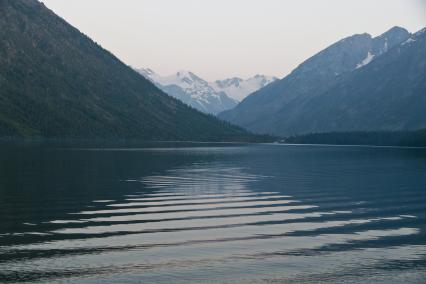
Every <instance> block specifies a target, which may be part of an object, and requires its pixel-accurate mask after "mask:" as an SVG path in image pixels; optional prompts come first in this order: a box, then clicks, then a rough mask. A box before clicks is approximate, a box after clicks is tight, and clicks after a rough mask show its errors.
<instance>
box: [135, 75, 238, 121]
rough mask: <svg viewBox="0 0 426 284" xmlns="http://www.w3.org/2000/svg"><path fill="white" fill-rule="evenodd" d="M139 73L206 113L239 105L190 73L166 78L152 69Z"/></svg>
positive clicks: (166, 91) (214, 112) (215, 112)
mask: <svg viewBox="0 0 426 284" xmlns="http://www.w3.org/2000/svg"><path fill="white" fill-rule="evenodd" d="M137 71H138V72H139V73H140V74H141V75H143V76H144V77H145V78H147V79H149V80H151V81H152V82H153V83H154V84H156V85H157V87H159V88H160V89H161V90H163V91H164V92H165V93H167V94H169V95H171V96H173V97H175V98H177V99H179V100H181V101H182V102H184V103H185V104H187V105H190V106H192V107H193V108H196V109H198V110H199V111H202V112H205V113H211V114H217V113H219V112H222V111H224V110H228V109H231V108H233V107H235V106H236V105H237V104H238V102H237V101H236V100H234V99H231V98H230V97H228V96H227V95H226V93H225V92H223V91H216V90H215V89H214V88H213V87H212V86H211V85H210V83H208V82H207V81H205V80H203V79H201V78H200V77H198V76H197V75H195V74H194V73H192V72H190V71H179V72H177V73H176V74H173V75H171V76H166V77H162V76H160V75H158V74H157V73H155V72H154V71H153V70H151V69H143V68H142V69H137Z"/></svg>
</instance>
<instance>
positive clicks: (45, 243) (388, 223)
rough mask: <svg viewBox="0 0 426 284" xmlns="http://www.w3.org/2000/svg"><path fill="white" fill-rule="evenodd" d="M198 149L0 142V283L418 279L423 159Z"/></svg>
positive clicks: (424, 266)
mask: <svg viewBox="0 0 426 284" xmlns="http://www.w3.org/2000/svg"><path fill="white" fill-rule="evenodd" d="M194 146H195V145H194ZM204 146H205V147H189V146H187V147H175V148H167V147H165V146H164V145H163V144H161V145H158V146H157V147H154V148H153V147H150V148H120V149H113V148H110V149H101V148H70V147H67V148H61V147H53V146H50V147H48V146H42V145H38V146H37V145H36V146H34V145H21V146H10V145H9V146H8V145H3V146H2V147H1V148H0V282H2V283H3V282H5V283H8V282H10V283H12V282H40V283H49V282H63V281H69V282H72V283H135V282H137V283H188V282H189V283H323V282H328V283H342V282H347V283H365V282H374V283H402V282H405V283H425V282H426V149H403V148H380V147H332V146H330V147H327V146H291V145H288V146H287V145H234V146H227V147H218V146H208V145H204Z"/></svg>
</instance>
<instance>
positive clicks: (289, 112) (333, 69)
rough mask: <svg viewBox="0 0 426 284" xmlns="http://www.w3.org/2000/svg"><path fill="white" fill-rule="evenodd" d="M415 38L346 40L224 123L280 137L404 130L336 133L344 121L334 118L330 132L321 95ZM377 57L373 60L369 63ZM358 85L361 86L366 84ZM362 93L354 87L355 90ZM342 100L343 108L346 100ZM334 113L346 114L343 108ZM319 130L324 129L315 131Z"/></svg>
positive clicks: (404, 34)
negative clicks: (324, 132)
mask: <svg viewBox="0 0 426 284" xmlns="http://www.w3.org/2000/svg"><path fill="white" fill-rule="evenodd" d="M410 36H411V35H410V33H408V31H406V30H405V29H403V28H399V27H394V28H392V29H390V30H388V31H387V32H385V33H383V34H382V35H380V36H378V37H375V38H373V37H371V36H370V35H369V34H366V33H364V34H358V35H353V36H350V37H347V38H345V39H342V40H340V41H338V42H336V43H334V44H332V45H330V46H329V47H327V48H326V49H324V50H322V51H320V52H318V53H317V54H315V55H314V56H312V57H310V58H309V59H307V60H306V61H304V62H303V63H302V64H300V65H299V66H298V67H297V68H296V69H295V70H293V71H292V72H291V73H290V74H289V75H288V76H286V77H285V78H283V79H282V80H280V81H277V82H275V83H273V84H271V85H269V86H266V87H265V88H263V89H261V90H259V91H257V92H255V93H254V94H252V95H250V96H248V97H247V98H246V99H245V100H243V101H242V102H241V103H240V104H239V105H238V106H237V107H236V108H234V109H233V110H230V111H225V112H223V113H221V114H219V117H220V118H222V119H226V120H228V121H230V122H232V123H235V124H237V125H240V126H242V127H245V128H247V129H249V130H251V131H254V132H257V133H269V134H274V135H279V136H289V135H300V134H305V133H310V132H319V131H327V132H330V131H340V130H342V131H351V130H400V129H386V128H383V129H382V128H380V129H358V128H357V127H358V126H357V127H355V125H351V124H347V125H346V127H347V129H345V128H344V126H343V125H341V128H339V129H334V128H333V127H334V126H333V125H335V124H336V123H337V122H336V121H339V120H340V118H339V117H338V116H336V117H335V118H334V120H336V121H332V120H333V119H332V118H331V117H330V118H329V119H328V123H329V126H328V127H329V128H327V125H326V124H325V123H324V122H323V119H322V118H320V115H319V113H320V112H321V113H322V114H321V117H323V118H325V117H328V116H327V115H326V114H324V113H323V112H322V108H324V109H328V110H329V111H330V108H329V107H327V106H326V105H325V104H323V103H321V102H322V100H321V97H322V94H324V93H325V92H326V91H327V90H329V89H331V88H333V86H335V85H336V84H338V83H339V82H341V81H342V80H349V79H347V77H351V76H352V74H354V73H356V72H358V71H360V70H362V69H365V68H367V67H369V66H370V65H371V64H373V63H374V62H375V61H376V60H377V59H378V58H381V57H383V56H386V54H387V53H388V51H389V50H392V49H393V48H395V47H397V46H399V45H400V44H402V43H403V42H405V41H407V40H408V39H409V38H410ZM373 55H374V58H372V59H370V60H366V59H367V58H369V57H372V56H373ZM360 65H362V66H360ZM373 65H374V64H373ZM395 72H396V71H395ZM376 76H377V75H376ZM392 76H394V75H392ZM379 77H380V76H378V77H377V78H379ZM370 79H371V80H373V79H374V78H370ZM394 79H396V78H394ZM359 84H361V85H362V83H361V82H359ZM357 87H358V86H352V88H353V89H356V88H357ZM316 97H318V98H316ZM339 98H340V99H339V101H340V102H341V103H343V101H344V98H343V97H339ZM328 99H329V100H332V99H331V98H328ZM334 99H336V100H337V96H334ZM313 102H315V103H313ZM328 103H332V101H329V102H328ZM345 103H346V102H345ZM308 106H309V107H308ZM367 106H368V104H367ZM334 107H335V108H339V107H340V108H341V107H343V105H341V106H338V105H334ZM354 111H355V110H354ZM312 113H316V114H317V116H315V115H313V114H312ZM311 114H312V115H311ZM308 117H309V118H308ZM380 121H381V122H383V120H380ZM317 125H321V127H319V126H318V127H316V126H317ZM368 125H369V124H366V125H364V126H365V127H367V126H368ZM376 125H377V124H376ZM389 127H390V126H389ZM352 128H354V129H352ZM401 130H404V129H401Z"/></svg>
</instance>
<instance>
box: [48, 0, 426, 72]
mask: <svg viewBox="0 0 426 284" xmlns="http://www.w3.org/2000/svg"><path fill="white" fill-rule="evenodd" d="M42 2H44V3H45V5H46V6H47V7H49V8H50V9H52V10H53V11H54V12H56V13H57V14H59V15H60V16H61V17H63V18H65V19H66V20H67V21H68V22H69V23H71V24H72V25H74V26H76V27H77V28H78V29H80V30H81V31H82V32H83V33H85V34H87V35H88V36H90V37H91V38H92V39H94V40H95V41H96V42H98V43H99V44H101V45H102V46H103V47H104V48H106V49H108V50H110V51H111V52H113V53H114V54H115V55H116V56H118V57H119V58H120V59H121V60H123V61H124V62H125V63H127V64H129V65H132V66H135V67H150V68H152V69H153V70H155V71H156V72H158V73H160V74H162V75H168V74H171V73H174V72H176V71H177V70H180V69H186V70H191V71H193V72H195V73H197V74H199V75H200V76H202V77H204V78H206V79H209V80H215V79H222V78H226V77H230V76H240V77H248V76H252V75H254V74H257V73H260V74H266V75H275V76H278V77H283V76H284V75H286V74H288V73H289V72H290V71H291V70H292V69H294V68H295V67H296V66H297V65H298V64H300V63H301V62H302V61H303V60H305V59H307V58H308V57H310V56H311V55H313V54H314V53H316V52H318V51H320V50H321V49H323V48H325V47H326V46H328V45H330V44H331V43H333V42H335V41H337V40H339V39H341V38H343V37H346V36H349V35H352V34H355V33H363V32H368V33H370V34H372V35H373V36H375V35H379V34H381V33H382V32H384V31H386V30H388V29H389V28H391V27H392V26H396V25H398V26H402V27H405V28H406V29H408V30H409V31H410V32H414V31H417V30H419V29H421V28H423V27H425V26H426V0H322V1H319V0H297V1H296V0H291V1H290V0H72V1H70V0H42Z"/></svg>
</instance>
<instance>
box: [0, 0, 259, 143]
mask: <svg viewBox="0 0 426 284" xmlns="http://www.w3.org/2000/svg"><path fill="white" fill-rule="evenodd" d="M0 66H1V67H0V136H3V137H4V136H11V137H16V136H18V137H33V136H37V137H55V138H64V137H67V138H69V137H71V138H99V137H101V138H137V139H144V140H199V141H239V140H250V139H252V138H253V135H251V134H249V133H247V132H246V131H245V130H243V129H241V128H239V127H234V126H232V125H230V124H229V123H226V122H223V121H219V120H218V119H216V118H214V117H213V116H209V115H205V114H202V113H201V112H199V111H196V110H194V109H193V108H190V107H188V106H187V105H185V104H183V103H181V102H180V101H178V100H176V99H174V98H172V97H170V96H168V95H166V94H165V93H163V92H162V91H161V90H159V89H158V88H157V87H156V86H154V84H152V83H151V82H150V81H148V80H146V79H145V78H143V77H142V76H140V75H139V74H138V73H137V72H135V71H134V70H133V69H131V68H130V67H128V66H127V65H125V64H123V63H122V62H121V61H120V60H118V59H117V58H116V57H115V56H113V55H112V54H111V53H109V52H108V51H106V50H105V49H103V48H101V47H100V46H99V45H97V44H96V43H95V42H93V41H92V40H91V39H89V38H88V37H86V36H85V35H83V34H82V33H80V32H79V31H78V30H77V29H75V28H74V27H72V26H71V25H69V24H68V23H66V22H65V21H64V20H62V19H61V18H59V17H58V16H56V15H55V14H54V13H53V12H52V11H50V10H49V9H47V8H46V7H45V6H44V5H43V4H42V3H40V2H38V1H37V0H1V1H0Z"/></svg>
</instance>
